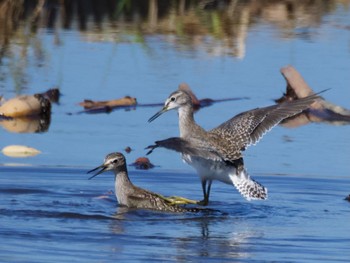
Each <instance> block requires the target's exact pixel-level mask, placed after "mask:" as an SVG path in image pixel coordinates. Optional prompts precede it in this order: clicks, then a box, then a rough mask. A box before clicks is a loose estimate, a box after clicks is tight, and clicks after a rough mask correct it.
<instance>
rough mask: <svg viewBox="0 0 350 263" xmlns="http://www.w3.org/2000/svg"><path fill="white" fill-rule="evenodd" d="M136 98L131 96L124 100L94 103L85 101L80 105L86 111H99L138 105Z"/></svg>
mask: <svg viewBox="0 0 350 263" xmlns="http://www.w3.org/2000/svg"><path fill="white" fill-rule="evenodd" d="M136 104H137V101H136V98H132V97H130V96H125V97H124V98H120V99H115V100H105V101H93V100H84V101H83V102H80V103H79V105H80V106H82V107H84V109H89V110H92V109H95V110H99V109H102V108H111V109H113V108H115V107H125V106H133V105H136Z"/></svg>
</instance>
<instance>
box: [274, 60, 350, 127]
mask: <svg viewBox="0 0 350 263" xmlns="http://www.w3.org/2000/svg"><path fill="white" fill-rule="evenodd" d="M281 73H282V75H283V77H284V78H285V80H286V82H287V88H286V93H284V95H283V96H282V97H281V98H279V99H277V100H275V101H276V102H277V103H282V102H284V101H292V100H296V99H301V98H305V97H307V96H309V95H312V94H315V92H314V91H313V90H312V89H311V87H310V86H309V85H308V84H307V83H306V81H305V80H304V79H303V77H302V76H301V74H300V73H299V72H298V71H297V70H296V69H295V68H294V67H293V66H286V67H283V68H281ZM310 122H326V123H330V124H333V125H345V124H350V110H348V109H345V108H342V107H340V106H338V105H335V104H332V103H330V102H327V101H326V100H324V99H319V100H317V101H315V102H314V103H313V104H311V106H310V107H309V109H307V110H305V111H303V112H302V113H300V114H297V115H295V116H293V117H291V118H287V119H285V120H283V121H282V123H281V124H282V125H283V126H285V127H298V126H301V125H305V124H308V123H310Z"/></svg>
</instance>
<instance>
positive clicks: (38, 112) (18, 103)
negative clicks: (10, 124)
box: [0, 94, 51, 118]
mask: <svg viewBox="0 0 350 263" xmlns="http://www.w3.org/2000/svg"><path fill="white" fill-rule="evenodd" d="M50 114H51V102H50V100H48V99H47V98H45V97H44V96H43V95H41V94H34V95H20V96H17V97H15V98H12V99H9V100H7V101H5V102H4V103H3V104H2V105H1V106H0V115H1V116H5V117H11V118H17V117H28V116H49V115H50Z"/></svg>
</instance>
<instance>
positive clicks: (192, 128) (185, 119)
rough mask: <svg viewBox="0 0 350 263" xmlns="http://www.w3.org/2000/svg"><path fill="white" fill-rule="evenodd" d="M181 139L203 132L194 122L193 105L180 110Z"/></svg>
mask: <svg viewBox="0 0 350 263" xmlns="http://www.w3.org/2000/svg"><path fill="white" fill-rule="evenodd" d="M178 114H179V129H180V137H181V138H186V137H190V136H191V134H193V133H196V132H198V130H202V128H201V127H200V126H198V125H197V123H196V122H195V120H194V116H193V115H194V112H193V107H192V105H186V106H183V107H181V108H179V109H178Z"/></svg>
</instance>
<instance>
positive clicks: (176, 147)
mask: <svg viewBox="0 0 350 263" xmlns="http://www.w3.org/2000/svg"><path fill="white" fill-rule="evenodd" d="M158 147H162V148H166V149H170V150H173V151H176V152H179V153H182V154H185V155H190V156H197V157H201V158H205V159H212V160H215V161H222V160H224V158H223V156H221V155H220V154H219V152H218V151H217V150H216V148H215V147H213V146H211V145H210V144H209V143H207V142H206V141H203V140H199V139H195V138H191V142H189V141H187V140H186V139H183V138H179V137H172V138H168V139H165V140H162V141H156V142H155V144H154V145H150V146H148V147H146V149H149V151H148V153H147V155H148V154H150V153H152V152H153V150H154V149H155V148H158Z"/></svg>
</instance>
